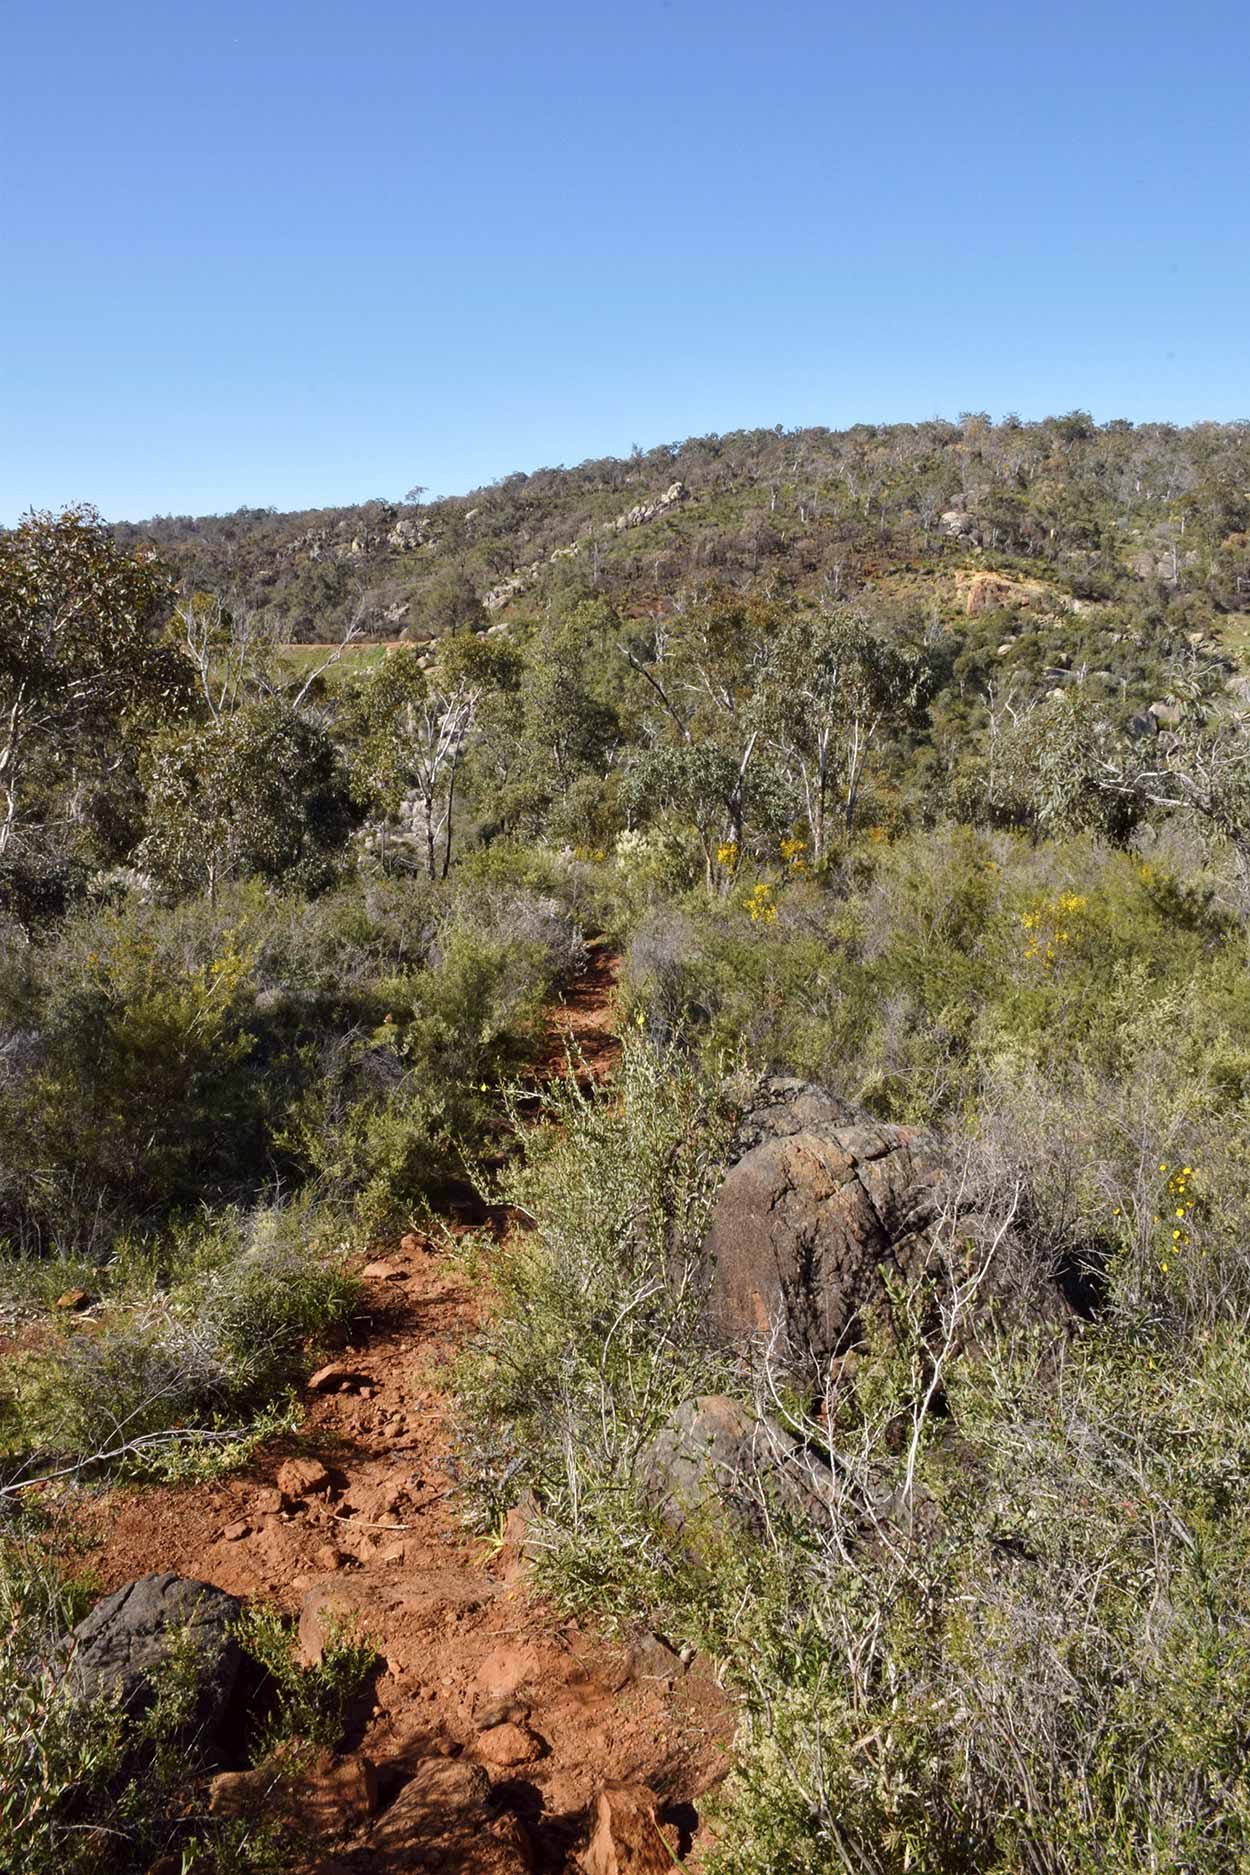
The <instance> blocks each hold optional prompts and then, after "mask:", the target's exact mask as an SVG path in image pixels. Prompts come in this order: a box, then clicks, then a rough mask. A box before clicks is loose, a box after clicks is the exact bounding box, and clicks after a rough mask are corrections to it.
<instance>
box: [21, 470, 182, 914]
mask: <svg viewBox="0 0 1250 1875" xmlns="http://www.w3.org/2000/svg"><path fill="white" fill-rule="evenodd" d="M172 604H173V584H172V579H171V576H170V573H169V571H168V569H167V568H165V567H164V566H163V565H162V564H161V562H160V561H159V560H158V559H157V558H156V555H155V554H154V553H153V551H152V550H151V548H148V547H138V548H136V549H135V550H134V551H132V552H126V551H123V550H122V549H121V548H120V547H119V546H118V545H117V543H116V542H115V540H114V539H113V537H112V535H111V534H110V532H109V530H108V529H107V528H106V527H105V526H104V525H103V523H102V522H101V521H100V518H99V516H98V515H97V514H96V513H95V511H94V510H93V509H91V508H87V507H80V508H67V509H65V511H64V512H63V513H62V514H60V515H52V514H43V513H40V514H36V513H32V514H29V515H26V516H25V517H24V518H23V520H22V521H21V522H20V523H19V525H18V526H17V527H16V528H13V529H10V530H8V531H7V532H0V720H2V721H3V723H4V730H3V733H2V734H0V904H3V905H5V906H6V908H12V909H15V910H16V911H17V913H18V915H19V916H20V917H23V918H27V919H29V918H31V917H32V916H33V917H34V918H35V921H36V922H37V921H38V917H37V914H38V911H39V895H38V893H37V892H35V893H34V896H32V887H33V886H34V885H36V884H37V874H38V871H39V869H40V867H41V866H42V867H45V868H46V867H47V866H49V865H50V864H51V865H55V864H56V863H57V862H60V863H64V861H65V860H66V858H67V856H68V854H69V853H71V852H72V851H73V850H74V848H75V847H78V848H79V849H80V850H81V851H82V852H83V853H85V854H92V855H97V856H98V855H103V856H105V857H107V858H111V857H114V856H115V853H114V838H113V836H114V835H116V834H117V832H118V828H117V826H116V824H115V823H116V822H117V819H118V814H119V812H120V817H121V819H122V820H123V821H124V820H125V818H126V812H125V809H124V807H123V806H122V803H123V800H124V795H125V787H126V781H127V779H128V778H133V773H134V757H135V754H136V751H137V750H138V748H139V747H140V746H141V745H142V743H143V741H144V739H145V738H146V737H148V736H150V735H151V733H152V731H153V730H154V728H156V727H157V725H158V724H159V723H160V722H161V720H162V719H165V720H168V719H169V718H170V717H176V716H178V715H180V714H181V713H182V712H183V711H184V710H185V709H186V707H187V704H188V702H189V699H190V685H191V671H190V666H189V665H188V664H187V663H186V660H185V659H184V658H182V657H181V656H180V655H179V654H178V653H177V652H176V651H174V650H173V649H172V648H171V647H170V646H169V645H167V644H165V643H163V642H162V641H161V636H160V634H161V629H162V627H163V626H164V624H165V621H166V620H167V618H168V616H169V612H170V610H171V609H172ZM65 823H68V826H69V827H70V828H71V829H72V830H73V833H71V835H70V837H69V838H68V842H67V841H66V840H65V839H63V838H59V837H58V835H57V834H56V832H55V829H56V828H57V826H58V824H65ZM93 823H94V824H93ZM110 823H114V824H112V825H111V824H110ZM75 835H76V837H75Z"/></svg>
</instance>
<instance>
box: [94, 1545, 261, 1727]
mask: <svg viewBox="0 0 1250 1875" xmlns="http://www.w3.org/2000/svg"><path fill="white" fill-rule="evenodd" d="M242 1607H243V1604H242V1603H241V1602H240V1601H238V1600H237V1598H236V1597H235V1596H233V1595H227V1594H225V1593H224V1591H223V1590H221V1589H216V1588H213V1587H212V1585H211V1584H210V1583H208V1582H196V1581H192V1580H189V1579H187V1578H186V1577H183V1576H176V1575H172V1574H170V1573H169V1572H168V1571H164V1572H162V1573H160V1574H157V1575H147V1576H140V1577H139V1579H138V1580H137V1581H135V1582H127V1583H126V1585H125V1587H124V1588H120V1589H118V1590H117V1591H116V1592H115V1593H114V1594H112V1595H108V1596H106V1597H105V1598H104V1600H103V1601H102V1602H99V1603H98V1604H97V1605H96V1607H94V1608H93V1609H92V1611H91V1613H90V1614H89V1615H88V1616H87V1617H86V1619H85V1620H84V1621H80V1622H79V1624H78V1626H77V1627H76V1628H75V1629H74V1631H73V1633H72V1634H71V1636H70V1654H69V1659H68V1663H67V1666H66V1680H67V1683H68V1685H69V1686H70V1687H71V1688H72V1690H73V1692H74V1694H75V1696H76V1698H78V1699H80V1700H82V1701H83V1702H84V1703H86V1702H87V1701H89V1700H94V1699H97V1698H115V1699H116V1700H117V1702H118V1704H119V1705H120V1706H121V1708H122V1709H123V1710H124V1711H125V1712H127V1713H128V1714H129V1715H130V1716H131V1717H132V1718H133V1717H137V1716H140V1715H141V1714H142V1713H143V1712H145V1711H146V1710H147V1709H148V1707H150V1706H151V1704H152V1703H153V1701H154V1700H155V1698H156V1695H157V1691H158V1680H159V1675H160V1672H161V1669H162V1668H163V1667H165V1666H166V1665H167V1664H168V1663H169V1662H170V1661H171V1659H172V1658H173V1657H174V1655H175V1654H176V1655H177V1657H178V1659H179V1661H182V1660H183V1659H187V1660H189V1661H190V1663H191V1671H192V1672H193V1674H194V1682H195V1697H194V1705H193V1708H192V1711H191V1714H190V1717H189V1721H188V1723H189V1726H190V1728H191V1729H192V1730H193V1731H194V1733H195V1734H197V1735H198V1736H199V1737H200V1738H201V1739H202V1740H203V1741H204V1742H210V1741H211V1740H212V1739H213V1737H214V1736H215V1734H216V1733H217V1731H218V1729H219V1727H220V1725H221V1722H222V1719H223V1717H224V1715H225V1712H226V1707H227V1705H228V1703H229V1700H230V1695H231V1693H232V1692H233V1690H234V1684H235V1681H236V1679H237V1678H238V1673H239V1666H240V1663H241V1661H242V1652H241V1650H240V1647H239V1644H238V1642H237V1641H236V1640H235V1638H234V1633H233V1627H234V1623H235V1622H236V1621H237V1620H238V1618H239V1615H240V1613H241V1612H242Z"/></svg>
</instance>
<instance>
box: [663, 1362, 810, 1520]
mask: <svg viewBox="0 0 1250 1875" xmlns="http://www.w3.org/2000/svg"><path fill="white" fill-rule="evenodd" d="M642 1479H643V1486H644V1489H645V1491H646V1494H647V1496H648V1497H649V1498H650V1500H651V1502H652V1503H653V1504H654V1505H655V1506H656V1508H657V1509H658V1510H659V1512H660V1513H661V1515H662V1517H663V1520H664V1522H665V1523H666V1524H668V1526H669V1527H670V1529H674V1530H679V1531H680V1530H683V1529H685V1528H687V1526H689V1525H691V1524H696V1525H707V1524H709V1523H713V1524H714V1523H715V1522H716V1521H717V1520H719V1519H720V1518H722V1517H729V1518H731V1519H732V1520H733V1521H734V1522H735V1523H737V1524H739V1525H743V1526H746V1527H748V1528H749V1527H752V1526H753V1525H755V1524H756V1523H757V1522H758V1521H760V1513H761V1510H762V1506H763V1503H764V1500H765V1499H767V1500H768V1502H769V1503H770V1504H771V1505H772V1506H773V1507H774V1508H780V1509H784V1510H788V1511H793V1512H795V1513H797V1514H800V1515H806V1516H811V1515H817V1514H819V1512H820V1510H821V1507H822V1505H824V1504H825V1502H826V1501H827V1493H828V1489H829V1484H830V1474H829V1471H828V1468H827V1467H826V1466H825V1465H823V1464H822V1463H821V1461H820V1460H819V1459H818V1458H817V1457H815V1456H814V1455H813V1454H812V1453H810V1452H808V1451H807V1450H806V1449H805V1448H804V1447H803V1446H802V1445H801V1444H800V1443H799V1442H798V1440H796V1439H794V1438H792V1437H791V1436H790V1435H789V1434H788V1433H787V1432H786V1430H785V1428H784V1427H782V1426H779V1425H778V1424H777V1423H776V1422H775V1421H773V1420H771V1419H761V1418H759V1417H757V1416H756V1414H754V1413H753V1412H752V1411H751V1410H750V1408H749V1407H747V1406H745V1405H744V1404H743V1403H742V1401H741V1400H734V1399H731V1398H730V1397H729V1396H728V1395H727V1394H720V1393H708V1394H703V1395H701V1396H699V1397H698V1398H696V1399H690V1400H684V1401H683V1402H682V1404H681V1405H680V1406H679V1407H678V1408H677V1410H676V1412H675V1413H674V1414H673V1415H672V1417H671V1418H670V1419H669V1421H668V1423H667V1424H666V1425H665V1426H664V1427H663V1428H662V1429H661V1431H660V1432H659V1433H658V1434H657V1435H656V1437H655V1438H654V1439H653V1440H652V1442H651V1444H650V1446H649V1447H648V1448H647V1450H646V1452H645V1453H644V1454H643V1459H642Z"/></svg>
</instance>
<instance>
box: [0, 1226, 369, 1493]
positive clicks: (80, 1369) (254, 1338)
mask: <svg viewBox="0 0 1250 1875" xmlns="http://www.w3.org/2000/svg"><path fill="white" fill-rule="evenodd" d="M345 1247H346V1246H344V1245H340V1244H339V1243H338V1242H337V1241H335V1237H334V1233H333V1232H332V1231H330V1229H329V1225H328V1222H327V1220H326V1219H325V1218H324V1217H321V1218H319V1217H317V1216H316V1215H315V1214H313V1213H312V1212H311V1211H310V1210H309V1209H308V1208H307V1207H304V1208H302V1209H299V1208H297V1209H293V1210H287V1211H280V1210H277V1209H276V1208H266V1209H263V1210H261V1211H259V1212H254V1213H251V1214H246V1213H234V1214H230V1215H225V1216H218V1217H217V1218H216V1219H214V1220H213V1221H212V1223H211V1224H209V1225H201V1226H200V1227H199V1228H198V1229H185V1230H184V1231H183V1232H182V1233H180V1235H179V1237H178V1238H177V1239H176V1240H175V1241H174V1243H172V1244H171V1245H168V1246H167V1257H166V1259H165V1260H164V1261H163V1263H161V1264H159V1265H155V1266H154V1265H153V1264H152V1263H151V1262H149V1261H146V1259H140V1260H139V1263H138V1268H137V1269H136V1270H135V1272H134V1277H135V1279H136V1281H135V1288H134V1290H133V1291H132V1293H130V1294H129V1295H126V1294H124V1293H115V1295H114V1298H113V1300H112V1302H111V1304H110V1306H109V1307H107V1308H106V1310H105V1311H104V1313H103V1314H102V1315H101V1316H100V1318H99V1319H97V1320H93V1321H90V1322H88V1323H85V1324H83V1326H82V1327H81V1328H79V1329H73V1328H71V1329H67V1330H66V1331H65V1332H64V1334H63V1336H62V1338H61V1340H60V1341H59V1343H56V1344H54V1345H53V1346H51V1347H50V1348H46V1349H43V1350H41V1351H38V1352H35V1353H32V1354H30V1355H27V1356H22V1357H14V1358H13V1359H12V1360H11V1361H10V1363H9V1368H8V1374H7V1376H6V1379H7V1391H8V1395H9V1400H8V1407H9V1410H8V1414H7V1424H6V1425H5V1428H4V1436H3V1441H2V1446H0V1449H3V1451H4V1453H5V1466H4V1468H5V1470H6V1471H7V1472H8V1473H9V1476H10V1479H11V1480H13V1479H18V1480H20V1479H23V1478H25V1477H28V1476H30V1475H31V1474H32V1473H35V1472H38V1471H43V1470H47V1469H49V1468H52V1469H55V1468H59V1467H61V1466H66V1465H71V1466H89V1465H93V1464H99V1463H101V1462H104V1461H107V1462H109V1463H110V1464H113V1465H115V1466H118V1465H120V1466H123V1467H127V1468H129V1469H130V1470H132V1471H140V1472H142V1471H144V1470H148V1471H150V1470H152V1469H153V1468H157V1469H160V1468H164V1469H165V1470H166V1471H168V1469H169V1468H170V1466H171V1465H176V1464H177V1463H178V1462H179V1460H180V1458H181V1459H185V1455H186V1454H189V1453H196V1452H204V1453H207V1454H210V1455H212V1454H216V1455H217V1458H218V1461H219V1462H228V1461H232V1460H233V1461H236V1462H237V1458H238V1456H239V1452H240V1446H241V1445H246V1444H247V1443H248V1440H247V1437H246V1435H248V1434H249V1433H250V1435H251V1442H252V1443H254V1442H255V1440H256V1439H257V1438H258V1437H259V1436H260V1435H261V1434H262V1433H264V1432H266V1431H272V1430H273V1423H272V1413H273V1410H274V1409H275V1408H276V1407H277V1406H278V1405H279V1404H280V1403H281V1401H282V1397H283V1394H284V1391H285V1389H286V1388H287V1387H288V1386H289V1385H290V1383H291V1382H292V1381H293V1380H294V1379H295V1378H296V1377H297V1375H298V1374H299V1373H300V1372H301V1371H302V1368H303V1366H304V1364H305V1361H306V1359H307V1354H308V1349H309V1345H310V1344H312V1345H313V1346H315V1345H316V1344H317V1343H318V1342H320V1341H321V1340H322V1339H323V1338H324V1337H325V1336H326V1335H328V1334H330V1333H331V1332H333V1331H334V1330H335V1329H337V1328H339V1327H341V1326H342V1325H343V1323H345V1322H346V1321H347V1320H348V1319H349V1317H350V1314H351V1311H352V1308H353V1306H354V1301H355V1295H356V1285H355V1283H354V1281H353V1280H352V1279H351V1278H350V1277H349V1276H348V1274H347V1273H346V1270H345V1268H344V1265H343V1254H342V1252H343V1250H344V1249H345ZM121 1287H122V1286H121V1285H120V1284H119V1285H118V1288H119V1290H120V1289H121Z"/></svg>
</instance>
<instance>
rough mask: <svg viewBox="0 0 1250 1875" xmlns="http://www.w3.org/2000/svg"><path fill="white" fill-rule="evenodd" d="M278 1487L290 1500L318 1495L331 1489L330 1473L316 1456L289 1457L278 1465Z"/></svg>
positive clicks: (296, 1501) (296, 1500) (297, 1500)
mask: <svg viewBox="0 0 1250 1875" xmlns="http://www.w3.org/2000/svg"><path fill="white" fill-rule="evenodd" d="M278 1489H279V1491H281V1493H282V1495H283V1497H284V1498H286V1499H287V1500H288V1501H289V1502H295V1503H298V1502H299V1500H300V1499H301V1498H304V1497H316V1496H320V1495H322V1494H323V1493H325V1492H327V1491H328V1490H329V1489H330V1474H329V1472H328V1471H327V1470H326V1468H325V1466H324V1465H322V1464H321V1463H319V1461H318V1460H317V1459H315V1458H288V1459H284V1460H283V1462H282V1464H281V1465H279V1467H278Z"/></svg>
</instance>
